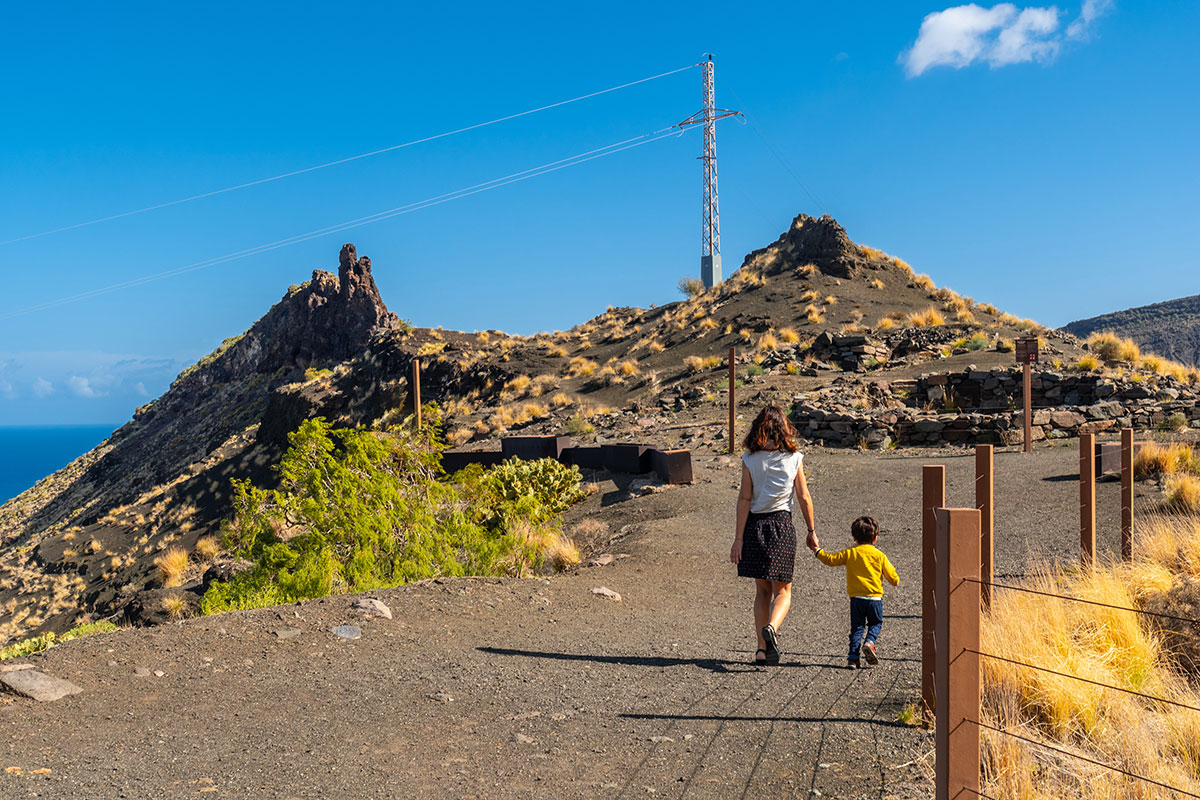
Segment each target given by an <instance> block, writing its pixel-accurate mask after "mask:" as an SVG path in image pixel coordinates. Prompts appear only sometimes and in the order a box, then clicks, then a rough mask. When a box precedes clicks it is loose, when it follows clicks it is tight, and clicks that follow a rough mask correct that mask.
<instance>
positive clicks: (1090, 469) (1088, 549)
mask: <svg viewBox="0 0 1200 800" xmlns="http://www.w3.org/2000/svg"><path fill="white" fill-rule="evenodd" d="M1079 558H1080V562H1081V564H1082V566H1083V568H1084V569H1090V568H1091V567H1092V565H1094V564H1095V563H1096V436H1095V434H1092V433H1081V434H1080V435H1079Z"/></svg>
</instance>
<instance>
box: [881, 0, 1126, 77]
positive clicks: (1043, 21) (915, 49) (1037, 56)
mask: <svg viewBox="0 0 1200 800" xmlns="http://www.w3.org/2000/svg"><path fill="white" fill-rule="evenodd" d="M1111 7H1112V0H1084V4H1083V8H1082V9H1081V10H1080V12H1079V17H1078V18H1077V19H1075V20H1074V21H1073V22H1071V24H1070V25H1069V26H1067V30H1066V32H1065V34H1064V33H1062V32H1060V30H1059V21H1060V16H1061V14H1062V12H1060V11H1059V9H1058V8H1057V7H1055V6H1049V7H1046V8H1042V7H1036V6H1030V7H1028V8H1018V7H1017V6H1015V5H1013V4H1012V3H998V4H997V5H994V6H992V7H991V8H984V7H983V6H980V5H977V4H975V3H971V4H969V5H963V6H953V7H951V8H947V9H945V10H944V11H935V12H934V13H932V14H929V15H927V16H926V17H925V19H924V20H922V21H921V29H920V31H919V32H918V33H917V41H916V42H914V43H913V46H912V47H911V48H909V49H908V50H906V51H905V52H903V53H901V54H900V61H901V62H902V63H903V64H904V69H905V71H906V72H907V73H908V76H909V77H910V78H915V77H916V76H918V75H920V74H922V73H924V72H925V71H926V70H929V69H932V68H933V67H954V68H955V69H962V68H963V67H966V66H970V65H971V64H974V63H976V62H985V63H987V64H988V65H990V66H991V67H992V68H993V69H994V68H996V67H1003V66H1006V65H1008V64H1023V63H1031V62H1037V63H1042V64H1045V63H1048V62H1050V61H1053V60H1054V57H1055V56H1057V55H1058V51H1059V49H1060V48H1061V46H1062V43H1063V41H1064V36H1065V38H1068V39H1083V38H1086V36H1087V34H1088V31H1089V28H1090V26H1091V24H1092V22H1093V21H1095V20H1096V18H1097V17H1099V16H1101V15H1102V14H1104V13H1106V12H1107V11H1108V10H1109V9H1110V8H1111Z"/></svg>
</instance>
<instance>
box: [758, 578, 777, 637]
mask: <svg viewBox="0 0 1200 800" xmlns="http://www.w3.org/2000/svg"><path fill="white" fill-rule="evenodd" d="M772 594H773V593H772V591H771V581H764V580H760V579H758V578H755V579H754V635H755V636H756V637H757V638H758V649H759V650H762V649H764V648H765V647H766V646H767V643H766V642H764V641H763V638H762V629H763V626H764V625H766V624H767V623H769V622H770V621H771V597H772Z"/></svg>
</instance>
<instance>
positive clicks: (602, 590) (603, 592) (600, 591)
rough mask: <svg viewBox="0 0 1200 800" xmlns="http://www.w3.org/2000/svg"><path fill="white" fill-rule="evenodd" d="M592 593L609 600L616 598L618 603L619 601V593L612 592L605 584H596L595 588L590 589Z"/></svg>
mask: <svg viewBox="0 0 1200 800" xmlns="http://www.w3.org/2000/svg"><path fill="white" fill-rule="evenodd" d="M592 594H594V595H598V596H600V597H607V598H608V599H609V600H616V601H617V602H618V603H619V602H621V595H620V593H618V592H614V591H613V590H612V589H610V588H608V587H607V586H597V587H596V588H595V589H592Z"/></svg>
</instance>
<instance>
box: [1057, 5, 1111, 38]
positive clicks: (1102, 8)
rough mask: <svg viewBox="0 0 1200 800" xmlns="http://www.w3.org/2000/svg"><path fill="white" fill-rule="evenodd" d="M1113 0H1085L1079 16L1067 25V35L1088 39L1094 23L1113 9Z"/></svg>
mask: <svg viewBox="0 0 1200 800" xmlns="http://www.w3.org/2000/svg"><path fill="white" fill-rule="evenodd" d="M1112 7H1113V2H1112V0H1083V8H1082V9H1080V11H1079V16H1078V17H1077V18H1076V19H1075V21H1074V22H1072V23H1071V24H1070V25H1068V26H1067V37H1068V38H1070V39H1086V38H1088V34H1089V33H1090V32H1091V31H1090V29H1091V27H1092V23H1093V22H1095V21H1096V20H1097V19H1099V18H1100V17H1102V16H1104V15H1105V14H1107V13H1108V12H1109V11H1111V10H1112Z"/></svg>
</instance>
